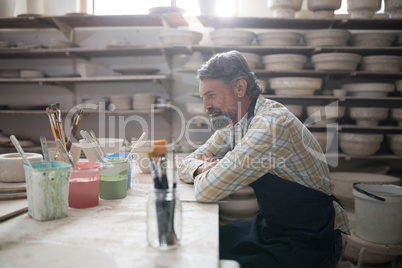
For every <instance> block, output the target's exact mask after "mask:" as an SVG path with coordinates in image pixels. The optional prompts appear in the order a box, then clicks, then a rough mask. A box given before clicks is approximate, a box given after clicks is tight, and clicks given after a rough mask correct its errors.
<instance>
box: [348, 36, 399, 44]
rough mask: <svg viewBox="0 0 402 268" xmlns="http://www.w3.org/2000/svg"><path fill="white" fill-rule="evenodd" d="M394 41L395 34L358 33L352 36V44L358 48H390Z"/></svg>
mask: <svg viewBox="0 0 402 268" xmlns="http://www.w3.org/2000/svg"><path fill="white" fill-rule="evenodd" d="M394 40H395V34H394V33H357V34H352V36H351V38H350V44H351V45H352V46H358V47H390V46H392V43H393V42H394Z"/></svg>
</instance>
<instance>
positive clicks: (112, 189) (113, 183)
mask: <svg viewBox="0 0 402 268" xmlns="http://www.w3.org/2000/svg"><path fill="white" fill-rule="evenodd" d="M104 161H105V162H104V163H102V165H103V167H102V170H101V177H100V183H99V197H100V198H102V199H122V198H125V197H126V196H127V178H128V166H129V163H128V161H126V159H125V158H123V157H107V158H104Z"/></svg>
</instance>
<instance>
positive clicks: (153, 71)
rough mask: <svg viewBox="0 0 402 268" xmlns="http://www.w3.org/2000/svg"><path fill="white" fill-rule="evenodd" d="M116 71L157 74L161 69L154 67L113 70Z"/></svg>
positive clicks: (125, 73)
mask: <svg viewBox="0 0 402 268" xmlns="http://www.w3.org/2000/svg"><path fill="white" fill-rule="evenodd" d="M113 71H114V72H116V73H120V74H123V75H133V74H156V73H157V72H159V69H154V68H120V69H114V70H113Z"/></svg>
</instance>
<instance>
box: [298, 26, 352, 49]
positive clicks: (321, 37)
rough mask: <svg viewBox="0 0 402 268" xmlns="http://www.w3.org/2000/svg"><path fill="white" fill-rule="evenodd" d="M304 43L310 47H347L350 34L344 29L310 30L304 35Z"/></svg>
mask: <svg viewBox="0 0 402 268" xmlns="http://www.w3.org/2000/svg"><path fill="white" fill-rule="evenodd" d="M303 36H304V41H305V42H306V44H307V45H308V46H312V47H321V46H346V45H347V43H348V41H349V38H350V32H349V31H347V30H343V29H320V30H310V31H308V32H306V33H305V34H304V35H303Z"/></svg>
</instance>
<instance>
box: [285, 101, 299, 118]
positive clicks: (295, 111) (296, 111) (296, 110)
mask: <svg viewBox="0 0 402 268" xmlns="http://www.w3.org/2000/svg"><path fill="white" fill-rule="evenodd" d="M284 106H285V107H286V108H288V110H289V111H290V112H291V113H292V114H294V116H296V117H301V116H302V114H303V105H297V104H295V105H293V104H284Z"/></svg>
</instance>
